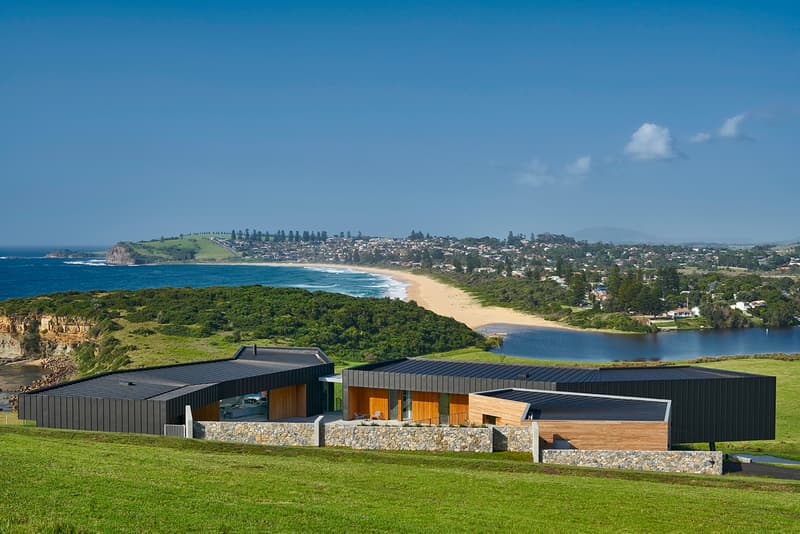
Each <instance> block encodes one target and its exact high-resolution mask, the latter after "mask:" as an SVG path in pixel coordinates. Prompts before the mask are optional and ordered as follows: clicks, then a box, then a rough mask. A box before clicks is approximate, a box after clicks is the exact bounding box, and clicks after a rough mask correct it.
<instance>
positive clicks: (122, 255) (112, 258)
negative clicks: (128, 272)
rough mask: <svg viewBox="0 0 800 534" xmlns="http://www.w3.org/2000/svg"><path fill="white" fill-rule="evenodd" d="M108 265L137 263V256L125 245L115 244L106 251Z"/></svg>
mask: <svg viewBox="0 0 800 534" xmlns="http://www.w3.org/2000/svg"><path fill="white" fill-rule="evenodd" d="M106 263H107V264H108V265H136V263H137V261H136V258H135V257H134V256H133V254H132V253H131V250H130V249H129V248H128V247H126V246H125V245H114V246H113V247H111V248H110V249H108V252H106Z"/></svg>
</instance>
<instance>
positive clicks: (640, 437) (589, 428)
mask: <svg viewBox="0 0 800 534" xmlns="http://www.w3.org/2000/svg"><path fill="white" fill-rule="evenodd" d="M536 422H537V423H539V436H540V437H541V439H542V440H543V441H544V442H545V443H544V447H545V448H549V447H552V446H553V440H554V439H562V440H568V441H569V442H570V444H571V445H572V447H573V448H576V449H584V450H607V451H617V450H620V451H629V450H633V451H636V450H640V451H666V450H669V423H667V422H665V421H536Z"/></svg>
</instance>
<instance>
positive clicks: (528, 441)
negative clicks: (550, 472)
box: [492, 425, 532, 452]
mask: <svg viewBox="0 0 800 534" xmlns="http://www.w3.org/2000/svg"><path fill="white" fill-rule="evenodd" d="M492 428H493V429H494V450H495V451H511V452H531V447H532V437H531V427H530V426H529V425H525V426H495V427H492Z"/></svg>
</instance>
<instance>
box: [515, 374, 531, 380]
mask: <svg viewBox="0 0 800 534" xmlns="http://www.w3.org/2000/svg"><path fill="white" fill-rule="evenodd" d="M517 378H519V379H520V380H528V379H529V378H530V373H520V374H518V375H517Z"/></svg>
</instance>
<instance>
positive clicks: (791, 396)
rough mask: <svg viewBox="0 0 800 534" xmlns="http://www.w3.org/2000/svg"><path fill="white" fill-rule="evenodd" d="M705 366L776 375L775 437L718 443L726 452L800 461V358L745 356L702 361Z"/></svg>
mask: <svg viewBox="0 0 800 534" xmlns="http://www.w3.org/2000/svg"><path fill="white" fill-rule="evenodd" d="M700 365H702V366H703V367H713V368H715V369H726V370H728V371H741V372H744V373H755V374H763V375H772V376H774V377H776V379H777V380H776V396H777V399H776V402H775V438H776V439H775V440H772V441H752V442H735V443H718V444H717V446H718V447H719V448H720V449H721V450H724V451H725V452H748V453H756V454H773V455H775V456H783V457H786V458H791V459H793V460H800V360H793V361H785V360H766V359H742V360H723V361H720V362H715V363H702V364H700Z"/></svg>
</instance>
